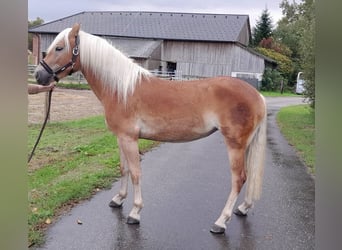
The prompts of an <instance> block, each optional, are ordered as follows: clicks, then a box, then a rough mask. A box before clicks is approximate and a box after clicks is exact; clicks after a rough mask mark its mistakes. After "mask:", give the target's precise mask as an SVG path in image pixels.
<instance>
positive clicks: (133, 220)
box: [127, 216, 140, 225]
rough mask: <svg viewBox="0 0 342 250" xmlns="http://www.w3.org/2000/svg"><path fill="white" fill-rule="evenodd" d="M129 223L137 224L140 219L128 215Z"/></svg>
mask: <svg viewBox="0 0 342 250" xmlns="http://www.w3.org/2000/svg"><path fill="white" fill-rule="evenodd" d="M127 224H129V225H137V224H140V221H139V220H137V219H134V218H133V217H131V216H128V218H127Z"/></svg>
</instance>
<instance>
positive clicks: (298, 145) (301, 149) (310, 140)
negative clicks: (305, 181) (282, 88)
mask: <svg viewBox="0 0 342 250" xmlns="http://www.w3.org/2000/svg"><path fill="white" fill-rule="evenodd" d="M277 122H278V124H279V127H280V130H281V132H282V134H283V135H284V136H285V138H286V139H287V140H288V141H289V143H290V144H291V145H293V146H294V147H295V149H296V150H297V152H298V154H299V156H300V157H301V158H302V159H303V161H304V162H305V164H306V165H307V166H308V168H309V170H310V172H311V173H313V174H314V173H315V169H314V165H315V157H314V156H315V149H314V146H315V113H314V110H313V109H312V108H310V107H309V105H296V106H289V107H285V108H282V109H280V111H279V112H278V114H277Z"/></svg>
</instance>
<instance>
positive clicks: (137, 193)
mask: <svg viewBox="0 0 342 250" xmlns="http://www.w3.org/2000/svg"><path fill="white" fill-rule="evenodd" d="M118 141H119V145H120V148H121V150H122V153H123V155H124V157H125V159H126V162H127V166H128V170H129V174H130V175H131V179H132V184H133V192H134V194H133V195H134V202H133V208H132V210H131V212H130V214H129V216H128V219H127V223H128V224H139V223H140V210H141V209H142V207H143V201H142V195H141V186H140V182H141V168H140V156H139V147H138V139H134V138H131V137H129V136H118ZM127 176H128V175H127Z"/></svg>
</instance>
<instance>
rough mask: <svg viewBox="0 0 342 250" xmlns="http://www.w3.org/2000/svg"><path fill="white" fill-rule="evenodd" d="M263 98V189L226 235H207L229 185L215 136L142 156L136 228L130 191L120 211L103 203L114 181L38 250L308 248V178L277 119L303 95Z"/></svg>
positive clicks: (221, 146)
mask: <svg viewBox="0 0 342 250" xmlns="http://www.w3.org/2000/svg"><path fill="white" fill-rule="evenodd" d="M267 102H268V147H267V151H266V155H267V156H266V166H265V175H264V185H263V194H262V197H261V199H260V200H259V201H258V202H256V203H255V206H254V208H253V209H251V210H250V212H249V214H248V216H247V217H244V218H240V217H237V216H235V215H233V217H232V219H231V221H230V223H229V224H228V227H227V230H226V232H225V234H223V235H213V234H211V233H210V232H209V230H210V227H211V225H212V224H213V223H214V222H215V220H216V219H217V217H218V216H219V214H220V212H221V210H222V208H223V206H224V204H225V202H226V198H227V196H228V193H229V190H230V172H229V166H228V157H227V154H226V149H225V146H224V142H223V139H222V137H221V135H220V134H219V133H214V134H213V135H211V136H209V137H207V138H204V139H201V140H198V141H193V142H189V143H175V144H171V143H164V144H161V145H160V146H159V147H157V148H155V149H153V150H152V151H151V152H148V153H146V154H145V155H144V156H143V159H142V162H141V164H142V169H143V184H142V191H143V199H144V205H145V206H144V208H143V210H142V212H141V216H142V217H141V223H140V225H127V224H126V219H127V216H128V213H129V212H130V209H131V207H132V195H131V194H132V192H131V189H130V194H129V196H128V198H127V200H126V201H125V203H124V205H123V208H122V209H112V208H110V207H109V206H108V203H109V201H110V200H111V198H112V197H113V195H114V194H116V193H117V192H118V190H119V182H116V183H114V184H113V186H112V188H111V189H110V190H105V191H101V192H99V193H98V194H96V195H95V196H94V197H93V198H92V199H91V200H90V201H85V202H84V203H82V204H81V205H78V206H77V207H75V208H73V209H72V210H71V211H70V212H69V213H68V214H66V215H65V216H63V217H61V219H60V220H59V221H58V222H57V223H56V224H54V225H53V226H52V227H51V228H50V229H49V230H48V232H47V237H46V244H45V245H44V246H43V247H42V248H38V249H56V250H57V249H58V250H59V249H63V250H68V249H77V250H78V249H82V250H86V249H91V250H96V249H101V250H107V249H149V250H150V249H277V250H281V249H300V250H303V249H314V231H315V227H314V221H315V218H314V215H315V214H314V202H315V200H314V196H315V191H314V179H313V178H312V177H311V176H310V174H308V173H307V171H306V167H305V166H304V165H303V163H302V162H301V161H300V160H299V159H298V157H297V156H296V154H295V152H294V150H293V149H292V147H291V146H289V145H288V143H287V142H286V140H285V139H284V138H283V136H282V135H281V134H280V132H279V129H278V127H277V125H276V123H275V114H276V112H277V110H279V108H280V107H282V106H287V105H293V104H300V103H302V100H301V98H296V97H295V98H267ZM243 193H244V189H243V190H242V193H241V194H240V197H239V199H238V201H237V204H239V203H240V202H242V200H243V197H244V195H243ZM77 220H81V221H82V222H83V224H82V225H80V224H77Z"/></svg>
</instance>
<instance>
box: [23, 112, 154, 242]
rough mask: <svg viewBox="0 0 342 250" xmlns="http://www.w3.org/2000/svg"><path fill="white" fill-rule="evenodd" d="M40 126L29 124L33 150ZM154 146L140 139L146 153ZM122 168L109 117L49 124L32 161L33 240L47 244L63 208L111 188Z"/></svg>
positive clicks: (30, 146)
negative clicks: (46, 237) (107, 123)
mask: <svg viewBox="0 0 342 250" xmlns="http://www.w3.org/2000/svg"><path fill="white" fill-rule="evenodd" d="M40 126H41V125H29V127H28V151H30V150H31V149H32V147H33V144H34V142H35V140H36V138H37V136H38V133H39V129H40ZM153 145H154V142H152V141H147V140H140V141H139V147H140V149H141V150H142V151H144V150H147V149H148V148H151V147H152V146H153ZM118 166H119V153H118V146H117V142H116V139H115V137H114V136H113V135H112V134H111V133H110V132H109V131H108V130H107V128H106V126H105V123H104V118H103V116H97V117H92V118H87V119H82V120H77V121H71V122H61V123H51V124H48V125H47V126H46V128H45V131H44V134H43V136H42V138H41V141H40V144H39V145H38V147H37V150H36V153H35V155H34V156H33V158H32V160H31V162H30V163H29V165H28V200H29V207H28V226H29V243H28V244H29V245H32V244H40V243H42V242H43V234H44V229H45V228H46V226H47V225H48V224H49V222H50V221H52V222H53V221H54V220H55V219H56V216H58V214H59V213H60V212H61V211H63V210H65V209H67V208H68V207H71V206H72V204H74V203H75V202H78V201H80V200H83V199H86V198H89V197H90V196H91V195H92V194H94V193H95V192H96V191H98V190H100V189H103V188H108V187H110V185H111V184H112V183H113V181H114V180H115V179H116V178H117V177H118V176H119V167H118Z"/></svg>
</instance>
